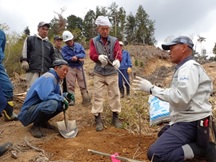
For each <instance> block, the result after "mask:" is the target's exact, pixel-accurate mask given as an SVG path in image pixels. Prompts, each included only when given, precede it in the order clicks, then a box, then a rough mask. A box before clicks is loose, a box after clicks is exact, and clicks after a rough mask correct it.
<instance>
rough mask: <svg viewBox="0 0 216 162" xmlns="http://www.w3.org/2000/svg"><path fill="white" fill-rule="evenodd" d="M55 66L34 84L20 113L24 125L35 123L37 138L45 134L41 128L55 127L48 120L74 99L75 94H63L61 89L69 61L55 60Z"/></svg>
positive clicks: (34, 132) (33, 127)
mask: <svg viewBox="0 0 216 162" xmlns="http://www.w3.org/2000/svg"><path fill="white" fill-rule="evenodd" d="M53 67H54V68H53V69H50V70H49V71H48V72H46V73H45V74H43V75H42V76H41V77H39V78H38V79H37V80H36V81H35V82H34V83H33V84H32V86H31V87H30V89H29V90H28V93H27V95H26V98H25V101H24V103H23V105H22V108H21V112H20V114H19V115H18V118H19V120H20V122H21V123H22V124H23V125H24V126H27V125H29V124H31V123H33V126H32V127H31V133H32V135H33V136H34V137H36V138H41V137H43V136H44V133H43V132H42V131H41V128H47V129H55V127H54V126H52V125H51V124H49V122H48V120H49V119H51V118H52V117H54V116H56V115H57V114H59V113H60V112H62V111H66V110H67V108H68V102H69V101H70V100H73V101H74V96H73V94H70V93H63V94H61V91H60V82H61V81H62V80H63V79H64V78H65V77H66V74H67V72H68V63H67V62H66V61H65V60H63V59H59V60H55V61H54V63H53ZM63 107H64V108H63Z"/></svg>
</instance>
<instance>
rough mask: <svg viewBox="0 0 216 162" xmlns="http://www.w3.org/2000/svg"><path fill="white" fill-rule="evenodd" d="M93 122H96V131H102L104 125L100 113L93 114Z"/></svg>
mask: <svg viewBox="0 0 216 162" xmlns="http://www.w3.org/2000/svg"><path fill="white" fill-rule="evenodd" d="M95 123H96V131H98V132H99V131H102V130H103V127H104V126H103V122H102V119H101V116H100V114H98V116H96V115H95Z"/></svg>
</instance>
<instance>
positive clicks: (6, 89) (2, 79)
mask: <svg viewBox="0 0 216 162" xmlns="http://www.w3.org/2000/svg"><path fill="white" fill-rule="evenodd" d="M5 45H6V36H5V33H4V32H3V31H2V30H0V85H1V86H2V92H3V94H4V97H5V99H6V100H7V103H5V105H4V104H3V103H0V105H1V107H2V108H3V109H2V111H1V112H3V114H4V117H5V120H17V115H16V114H15V113H14V111H13V85H12V83H11V81H10V78H9V76H8V74H7V72H6V71H5V67H4V65H3V60H4V57H5V54H4V51H5Z"/></svg>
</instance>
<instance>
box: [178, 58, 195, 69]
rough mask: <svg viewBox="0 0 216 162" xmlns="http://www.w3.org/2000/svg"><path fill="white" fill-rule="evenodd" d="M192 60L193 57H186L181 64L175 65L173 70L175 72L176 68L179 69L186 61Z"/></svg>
mask: <svg viewBox="0 0 216 162" xmlns="http://www.w3.org/2000/svg"><path fill="white" fill-rule="evenodd" d="M190 60H193V56H188V57H186V58H185V59H184V60H183V61H182V62H180V63H179V64H177V65H176V67H175V70H177V69H178V68H180V67H181V66H182V65H183V64H184V63H186V62H187V61H190Z"/></svg>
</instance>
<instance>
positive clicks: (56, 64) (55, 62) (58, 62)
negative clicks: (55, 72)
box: [53, 59, 68, 67]
mask: <svg viewBox="0 0 216 162" xmlns="http://www.w3.org/2000/svg"><path fill="white" fill-rule="evenodd" d="M60 65H68V62H67V61H65V60H63V59H57V60H55V61H54V62H53V67H55V66H60Z"/></svg>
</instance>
